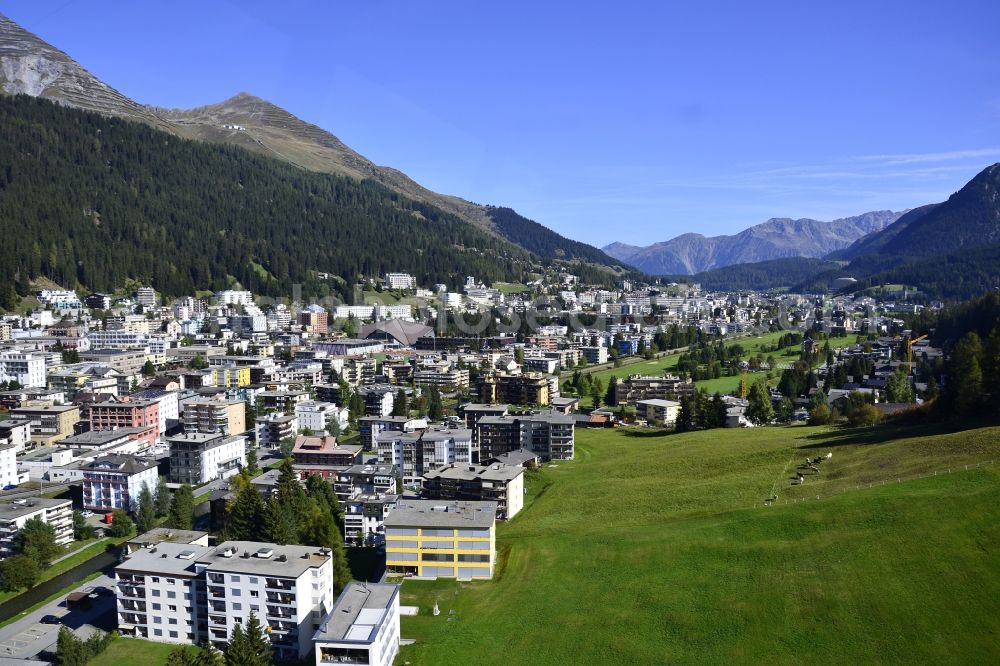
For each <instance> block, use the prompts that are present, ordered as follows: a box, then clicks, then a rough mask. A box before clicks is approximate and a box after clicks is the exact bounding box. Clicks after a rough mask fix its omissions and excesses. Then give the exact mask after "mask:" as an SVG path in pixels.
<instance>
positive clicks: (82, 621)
mask: <svg viewBox="0 0 1000 666" xmlns="http://www.w3.org/2000/svg"><path fill="white" fill-rule="evenodd" d="M114 585H115V581H114V579H112V578H111V577H109V576H107V575H105V574H101V575H100V576H98V577H97V578H95V579H94V580H90V581H87V582H85V583H82V584H80V585H79V586H78V587H76V588H74V589H73V590H68V591H66V592H65V593H64V594H62V595H60V597H59V598H58V599H54V600H53V601H51V602H49V603H47V604H45V605H44V606H42V607H41V608H39V609H38V610H35V611H32V612H30V613H28V614H27V615H25V616H24V617H22V618H20V619H18V620H16V621H14V622H11V623H10V624H8V625H7V626H5V627H0V659H31V658H33V657H34V658H44V657H37V655H39V654H40V653H44V652H50V653H52V654H55V649H56V638H57V637H58V635H59V627H60V626H66V627H69V628H70V629H72V630H73V632H74V633H76V635H77V636H79V637H80V638H87V637H88V636H90V635H91V634H92V633H93V632H94V630H95V629H100V630H102V631H111V630H113V629H115V628H116V627H117V617H116V613H115V597H114V595H113V594H106V595H99V596H98V597H97V598H96V599H94V600H93V601H92V603H91V605H90V607H89V608H86V609H82V608H81V609H74V610H72V611H68V610H67V609H66V597H67V596H69V594H70V593H71V592H82V591H84V590H86V589H88V588H94V589H95V590H96V589H98V588H100V587H104V588H107V589H108V590H111V591H112V592H113V591H114V589H115V588H114ZM46 615H55V616H57V617H59V618H60V624H42V623H41V619H42V618H43V617H44V616H46Z"/></svg>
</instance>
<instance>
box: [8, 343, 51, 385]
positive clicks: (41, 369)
mask: <svg viewBox="0 0 1000 666" xmlns="http://www.w3.org/2000/svg"><path fill="white" fill-rule="evenodd" d="M11 381H13V382H17V383H18V384H19V385H21V386H22V387H24V388H45V359H44V358H43V357H42V356H40V355H37V354H30V353H28V354H24V353H21V352H3V353H0V382H11Z"/></svg>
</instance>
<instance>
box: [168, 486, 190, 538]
mask: <svg viewBox="0 0 1000 666" xmlns="http://www.w3.org/2000/svg"><path fill="white" fill-rule="evenodd" d="M167 515H168V516H169V518H170V524H171V526H173V527H174V528H176V529H179V530H189V529H191V528H192V527H193V526H194V491H193V490H192V489H191V485H190V484H187V483H185V484H184V485H183V486H181V487H180V488H178V489H177V491H176V492H175V493H174V497H173V499H172V500H171V501H170V510H169V511H168V512H167Z"/></svg>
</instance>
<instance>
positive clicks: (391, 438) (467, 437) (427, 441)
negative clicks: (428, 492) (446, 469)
mask: <svg viewBox="0 0 1000 666" xmlns="http://www.w3.org/2000/svg"><path fill="white" fill-rule="evenodd" d="M375 444H376V447H377V449H378V460H379V463H381V464H383V465H394V466H395V467H396V469H398V470H399V471H400V473H401V474H402V476H403V481H404V482H405V483H417V484H419V483H420V479H421V477H423V475H424V474H426V473H427V472H430V471H431V470H435V469H437V468H439V467H442V466H444V465H450V464H451V463H465V464H467V465H468V464H471V463H472V462H473V453H474V449H473V445H472V431H471V430H466V429H464V428H456V429H438V428H429V429H427V430H422V431H416V432H383V433H381V434H379V435H378V437H376V438H375Z"/></svg>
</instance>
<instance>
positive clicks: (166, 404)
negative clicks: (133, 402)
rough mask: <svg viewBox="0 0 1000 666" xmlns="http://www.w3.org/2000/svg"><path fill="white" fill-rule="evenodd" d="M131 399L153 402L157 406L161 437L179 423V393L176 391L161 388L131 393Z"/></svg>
mask: <svg viewBox="0 0 1000 666" xmlns="http://www.w3.org/2000/svg"><path fill="white" fill-rule="evenodd" d="M132 397H133V398H139V399H144V400H155V401H156V404H157V405H158V413H159V417H160V424H159V427H158V430H159V433H160V434H161V435H162V434H164V433H166V432H167V430H169V429H170V427H171V426H173V425H175V424H176V423H178V421H180V406H179V403H178V399H179V398H180V393H179V392H178V391H176V390H166V389H163V388H150V389H146V390H145V391H142V392H140V393H133V394H132Z"/></svg>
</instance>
